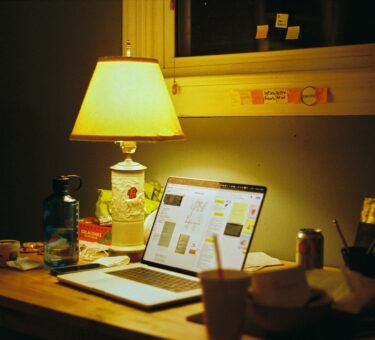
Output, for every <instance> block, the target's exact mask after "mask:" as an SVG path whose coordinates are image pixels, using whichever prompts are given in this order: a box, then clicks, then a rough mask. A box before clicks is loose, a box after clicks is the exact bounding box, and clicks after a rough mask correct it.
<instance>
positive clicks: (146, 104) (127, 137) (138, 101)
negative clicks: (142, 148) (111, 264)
mask: <svg viewBox="0 0 375 340" xmlns="http://www.w3.org/2000/svg"><path fill="white" fill-rule="evenodd" d="M183 138H184V135H183V132H182V130H181V126H180V123H179V121H178V118H177V115H176V112H175V110H174V107H173V104H172V101H171V98H170V96H169V93H168V90H167V87H166V85H165V82H164V78H163V75H162V73H161V70H160V67H159V64H158V62H157V60H156V59H150V58H134V57H103V58H99V60H98V62H97V64H96V68H95V70H94V73H93V75H92V78H91V81H90V84H89V86H88V89H87V92H86V95H85V97H84V99H83V102H82V105H81V109H80V111H79V113H78V116H77V119H76V121H75V124H74V127H73V130H72V133H71V135H70V140H74V141H100V142H102V141H104V142H108V141H112V142H116V143H119V144H120V147H121V149H122V151H123V153H124V154H125V160H124V161H123V162H120V163H118V164H116V165H113V166H112V167H110V169H111V177H112V178H111V179H112V245H111V250H112V251H115V252H124V253H128V252H130V253H131V252H139V251H142V250H143V249H144V234H143V230H144V228H143V222H144V210H143V209H144V171H145V169H146V167H145V166H144V165H142V164H139V163H137V162H134V161H133V160H132V154H133V153H134V152H135V150H136V142H156V141H168V140H176V139H183Z"/></svg>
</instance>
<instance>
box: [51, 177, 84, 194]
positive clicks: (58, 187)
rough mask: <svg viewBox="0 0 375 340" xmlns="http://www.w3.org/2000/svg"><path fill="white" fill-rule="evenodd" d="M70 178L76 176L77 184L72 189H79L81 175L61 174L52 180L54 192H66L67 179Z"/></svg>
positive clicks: (67, 191)
mask: <svg viewBox="0 0 375 340" xmlns="http://www.w3.org/2000/svg"><path fill="white" fill-rule="evenodd" d="M71 178H76V179H77V180H78V186H77V187H76V188H75V189H74V191H77V190H79V189H80V188H81V186H82V180H81V177H79V176H78V175H61V176H58V177H56V178H54V179H53V180H52V184H53V190H54V192H58V193H64V194H68V193H69V180H70V179H71Z"/></svg>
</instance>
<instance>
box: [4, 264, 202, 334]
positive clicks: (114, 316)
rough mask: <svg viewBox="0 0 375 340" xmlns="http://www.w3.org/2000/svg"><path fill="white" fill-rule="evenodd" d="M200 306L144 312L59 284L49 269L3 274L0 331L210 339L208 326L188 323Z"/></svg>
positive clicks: (200, 309)
mask: <svg viewBox="0 0 375 340" xmlns="http://www.w3.org/2000/svg"><path fill="white" fill-rule="evenodd" d="M202 310H203V306H202V303H201V302H196V303H191V304H186V305H183V306H178V307H173V308H168V309H163V310H159V311H153V312H145V311H141V310H138V309H135V308H133V307H130V306H127V305H125V304H123V303H120V302H116V301H113V300H109V299H107V298H104V297H101V296H97V295H94V294H89V293H86V292H84V291H80V290H78V289H75V288H71V287H68V286H64V285H62V284H60V283H58V281H57V279H56V277H54V276H51V275H50V274H49V271H48V270H47V269H45V268H40V269H35V270H30V271H26V272H20V271H16V270H11V269H3V268H1V269H0V327H5V328H11V329H14V330H17V331H18V332H21V333H22V332H25V333H27V334H31V335H35V336H40V337H48V338H65V339H66V338H67V337H70V338H73V339H74V338H90V339H92V338H103V336H106V337H113V338H120V337H121V338H132V339H139V338H145V337H150V336H151V337H162V338H165V337H168V338H174V339H183V338H186V337H187V335H188V336H189V338H192V339H202V338H205V337H206V329H205V327H204V326H202V325H200V324H196V323H192V322H190V321H187V320H186V317H187V316H189V315H192V314H196V313H199V312H202Z"/></svg>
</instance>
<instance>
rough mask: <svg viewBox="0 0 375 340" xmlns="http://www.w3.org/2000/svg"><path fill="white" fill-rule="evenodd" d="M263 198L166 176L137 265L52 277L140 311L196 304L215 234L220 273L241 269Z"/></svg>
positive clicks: (244, 188) (211, 262)
mask: <svg viewBox="0 0 375 340" xmlns="http://www.w3.org/2000/svg"><path fill="white" fill-rule="evenodd" d="M265 194H266V188H265V187H264V186H258V185H244V184H235V183H226V182H218V181H208V180H198V179H190V178H180V177H170V178H169V179H168V181H167V184H166V186H165V189H164V193H163V197H162V200H161V202H160V205H159V208H158V211H157V214H156V217H155V220H154V223H153V226H152V229H151V232H150V236H149V239H148V242H147V245H146V249H145V251H144V254H143V257H142V260H141V263H133V264H129V265H124V266H118V267H112V268H104V269H94V270H87V271H81V272H76V273H70V274H63V275H59V276H58V277H57V278H58V280H59V281H60V282H63V283H66V284H69V285H73V286H76V287H79V288H83V289H85V290H89V291H92V292H95V293H99V294H101V295H106V296H108V297H111V298H115V299H118V300H121V301H124V302H126V303H130V304H132V305H134V306H136V307H139V308H142V309H155V308H160V307H163V306H166V305H172V304H177V303H181V302H185V301H190V300H194V299H197V298H199V296H200V295H201V288H200V285H199V278H198V273H199V272H201V271H203V270H209V269H215V268H217V262H216V256H215V244H214V240H215V237H214V236H215V234H216V235H217V239H218V243H219V247H220V255H221V262H222V266H223V268H225V269H237V270H242V269H243V267H244V264H245V260H246V255H247V253H248V251H249V247H250V243H251V240H252V238H253V235H254V231H255V227H256V224H257V221H258V218H259V214H260V210H261V208H262V204H263V201H264V197H265ZM150 271H151V275H150ZM155 271H156V272H158V273H156V275H159V276H160V277H158V278H156V279H154V278H153V275H154V274H155ZM144 280H146V281H147V282H146V283H142V282H140V281H144ZM170 280H172V281H178V282H173V283H170ZM155 285H161V287H157V286H155Z"/></svg>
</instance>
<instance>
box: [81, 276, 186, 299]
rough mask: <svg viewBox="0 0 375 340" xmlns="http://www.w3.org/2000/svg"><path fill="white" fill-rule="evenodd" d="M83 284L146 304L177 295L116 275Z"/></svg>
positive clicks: (117, 296) (110, 294)
mask: <svg viewBox="0 0 375 340" xmlns="http://www.w3.org/2000/svg"><path fill="white" fill-rule="evenodd" d="M85 286H86V287H90V288H92V289H93V290H97V291H99V292H105V293H106V294H108V295H109V296H113V297H116V298H119V297H120V298H123V299H125V300H127V301H137V302H141V303H142V302H143V303H146V304H153V303H159V302H163V301H165V300H166V299H167V300H173V296H175V297H176V298H177V296H178V295H179V294H176V293H173V292H170V291H167V290H164V289H158V288H156V287H150V286H148V285H144V284H141V283H139V282H133V281H130V280H126V279H123V278H117V277H111V278H107V279H101V280H95V281H93V282H86V284H85Z"/></svg>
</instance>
